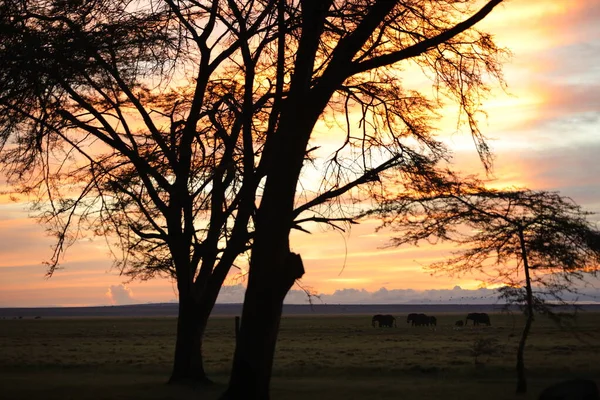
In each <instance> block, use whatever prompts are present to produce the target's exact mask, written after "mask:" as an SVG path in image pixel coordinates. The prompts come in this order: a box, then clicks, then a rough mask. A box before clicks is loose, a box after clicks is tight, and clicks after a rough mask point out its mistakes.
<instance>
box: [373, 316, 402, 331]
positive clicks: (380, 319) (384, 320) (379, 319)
mask: <svg viewBox="0 0 600 400" xmlns="http://www.w3.org/2000/svg"><path fill="white" fill-rule="evenodd" d="M376 323H378V324H379V327H380V328H382V327H388V328H392V327H394V326H397V325H396V318H395V317H394V316H393V315H389V314H383V315H382V314H375V315H373V318H371V325H373V327H375V324H376Z"/></svg>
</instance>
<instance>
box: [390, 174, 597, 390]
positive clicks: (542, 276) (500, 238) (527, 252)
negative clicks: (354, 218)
mask: <svg viewBox="0 0 600 400" xmlns="http://www.w3.org/2000/svg"><path fill="white" fill-rule="evenodd" d="M385 213H386V222H385V224H384V225H387V226H390V227H391V228H392V229H393V230H394V231H397V232H399V233H400V234H401V235H399V236H398V237H395V238H394V239H392V242H391V244H392V245H394V246H399V245H402V244H405V243H418V242H419V241H421V240H425V239H429V240H431V239H433V240H443V241H451V242H455V243H457V244H458V245H459V246H460V247H461V248H460V249H459V250H458V251H456V252H455V253H453V256H452V257H450V258H449V259H447V260H444V261H440V262H437V263H433V264H431V265H430V266H429V267H428V268H429V269H430V270H432V271H435V272H442V273H448V274H452V275H455V274H466V273H471V272H477V271H478V272H482V273H485V274H486V275H487V276H488V277H489V278H487V279H488V280H487V283H502V284H503V285H504V287H503V288H502V289H500V294H501V297H502V298H504V299H506V300H507V301H508V302H510V303H517V304H520V305H523V306H524V307H523V311H524V314H525V316H526V322H525V327H524V329H523V332H522V335H521V339H520V341H519V347H518V351H517V364H516V369H517V393H524V392H526V391H527V381H526V377H525V360H524V351H525V343H526V341H527V337H528V335H529V332H530V329H531V325H532V323H533V321H534V314H535V313H536V312H537V313H543V314H547V315H550V316H552V317H556V316H557V315H556V314H554V313H553V312H552V307H553V306H555V305H557V304H566V303H567V299H566V297H565V294H568V293H572V292H576V291H577V283H578V282H585V280H586V278H587V277H588V276H590V274H592V275H595V274H597V272H598V268H599V263H600V231H598V230H597V229H596V228H595V226H594V225H593V224H592V223H591V222H590V221H588V219H587V217H588V216H589V215H591V213H589V212H585V211H583V210H582V209H581V207H580V206H578V205H577V204H575V203H574V202H573V201H572V200H571V199H569V198H566V197H562V196H560V195H559V194H558V193H556V192H547V191H533V190H528V189H514V190H506V191H499V190H492V189H486V188H484V187H482V186H481V182H472V183H470V184H467V183H465V182H462V183H456V181H455V182H450V183H446V184H442V185H439V184H438V185H437V186H436V188H432V189H431V190H430V191H429V194H428V195H427V196H426V197H418V196H416V197H415V196H412V195H407V196H400V197H399V198H398V199H397V200H396V201H394V202H390V203H388V204H387V205H386V207H385Z"/></svg>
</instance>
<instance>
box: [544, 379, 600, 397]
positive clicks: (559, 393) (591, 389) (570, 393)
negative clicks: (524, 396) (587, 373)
mask: <svg viewBox="0 0 600 400" xmlns="http://www.w3.org/2000/svg"><path fill="white" fill-rule="evenodd" d="M538 400H600V393H598V386H596V383H595V382H594V381H592V380H589V379H572V380H568V381H563V382H560V383H557V384H555V385H552V386H549V387H547V388H546V389H544V390H543V391H542V393H540V397H538Z"/></svg>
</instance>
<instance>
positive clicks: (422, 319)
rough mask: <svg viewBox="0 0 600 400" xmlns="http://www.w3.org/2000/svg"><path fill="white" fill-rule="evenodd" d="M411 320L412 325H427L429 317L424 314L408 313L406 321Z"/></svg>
mask: <svg viewBox="0 0 600 400" xmlns="http://www.w3.org/2000/svg"><path fill="white" fill-rule="evenodd" d="M409 322H412V324H411V325H412V326H421V325H429V322H430V321H429V317H428V316H427V315H425V314H415V313H411V314H408V317H407V318H406V323H409Z"/></svg>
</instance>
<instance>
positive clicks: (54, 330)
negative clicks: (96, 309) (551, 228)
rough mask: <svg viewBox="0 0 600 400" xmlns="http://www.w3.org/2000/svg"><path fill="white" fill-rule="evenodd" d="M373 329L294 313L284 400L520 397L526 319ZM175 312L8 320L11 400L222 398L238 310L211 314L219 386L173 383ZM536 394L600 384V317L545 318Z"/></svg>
mask: <svg viewBox="0 0 600 400" xmlns="http://www.w3.org/2000/svg"><path fill="white" fill-rule="evenodd" d="M396 317H397V318H398V327H396V328H373V327H372V326H371V324H370V322H371V321H370V315H363V316H358V315H350V316H335V317H331V316H318V315H312V316H290V317H284V318H283V320H282V325H281V331H280V336H279V342H278V346H277V355H276V359H275V365H274V377H273V382H272V389H273V390H272V395H273V396H272V397H273V398H274V399H292V400H293V399H306V398H310V399H311V400H316V399H330V400H336V399H391V398H405V399H459V398H460V399H461V400H465V399H482V398H484V399H485V400H494V399H511V398H517V397H516V396H515V395H514V394H513V393H514V388H515V387H514V385H515V373H514V365H515V357H516V348H517V343H518V339H519V335H520V328H521V326H522V323H523V317H522V316H521V315H519V314H514V315H507V314H491V318H492V324H493V325H492V326H491V327H470V326H469V327H466V328H461V329H455V328H454V326H453V325H454V322H455V320H457V319H461V318H464V314H460V315H458V314H438V315H437V317H438V326H437V328H436V329H435V330H434V329H431V328H427V327H410V326H408V324H406V323H405V318H406V316H402V315H396ZM175 324H176V320H175V319H174V318H110V319H108V318H88V319H83V318H62V319H59V318H56V319H48V318H43V319H21V320H18V319H17V320H13V319H10V320H8V319H7V320H0V398H1V399H45V400H53V399H61V400H66V399H83V400H92V399H148V400H153V399H184V398H185V399H187V398H195V399H209V400H210V399H216V398H217V397H218V395H219V393H221V392H222V391H223V390H224V388H225V384H226V382H227V378H228V371H229V368H230V365H231V358H232V355H233V350H234V322H233V318H232V317H214V318H212V319H211V321H210V323H209V326H208V331H207V334H206V342H205V357H206V369H207V371H208V372H209V374H210V376H211V377H212V378H213V379H214V380H215V385H213V386H211V387H209V388H185V387H172V386H168V385H165V381H166V380H167V378H168V375H169V370H170V363H171V360H172V353H173V346H174V339H175ZM525 357H526V364H527V369H528V377H529V394H528V395H527V396H525V397H523V396H521V397H519V398H526V399H534V398H536V397H537V394H538V393H539V391H540V390H541V389H542V388H543V387H545V386H547V385H549V384H551V383H553V382H555V381H558V380H561V379H566V378H569V377H588V378H593V379H596V380H597V382H598V383H600V381H599V380H598V378H600V313H580V315H579V317H578V318H577V320H576V322H575V324H574V325H573V327H572V328H571V329H566V330H565V329H560V328H559V327H557V326H556V325H554V324H553V323H552V322H551V321H549V320H548V319H546V318H543V317H538V318H537V320H536V321H535V323H534V326H533V331H532V333H531V336H530V338H529V342H528V345H527V348H526V353H525Z"/></svg>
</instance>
